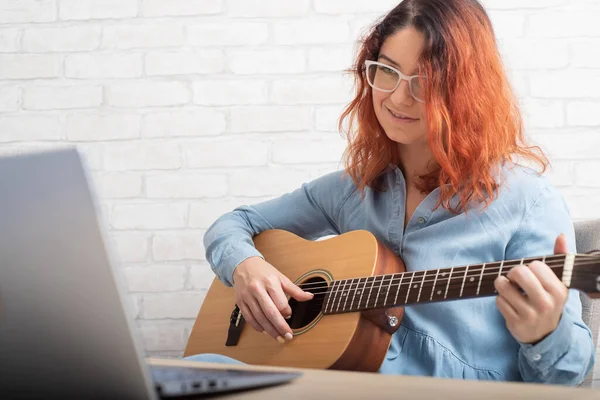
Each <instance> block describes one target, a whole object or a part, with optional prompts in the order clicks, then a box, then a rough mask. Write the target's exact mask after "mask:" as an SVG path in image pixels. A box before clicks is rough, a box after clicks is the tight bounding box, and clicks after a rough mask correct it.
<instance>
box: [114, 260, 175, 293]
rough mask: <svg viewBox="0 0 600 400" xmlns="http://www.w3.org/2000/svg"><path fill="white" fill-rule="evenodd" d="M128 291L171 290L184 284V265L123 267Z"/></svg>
mask: <svg viewBox="0 0 600 400" xmlns="http://www.w3.org/2000/svg"><path fill="white" fill-rule="evenodd" d="M123 272H124V274H125V278H126V280H127V286H128V288H129V291H130V292H172V291H177V290H182V289H183V287H184V284H185V276H186V267H185V266H184V265H148V266H136V267H128V268H123Z"/></svg>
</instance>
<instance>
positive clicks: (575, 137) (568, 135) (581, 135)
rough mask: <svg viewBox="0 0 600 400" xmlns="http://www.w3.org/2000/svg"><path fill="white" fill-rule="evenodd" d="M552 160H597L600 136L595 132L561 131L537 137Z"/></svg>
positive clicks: (537, 140)
mask: <svg viewBox="0 0 600 400" xmlns="http://www.w3.org/2000/svg"><path fill="white" fill-rule="evenodd" d="M535 140H536V142H537V143H539V144H540V145H541V147H542V148H543V149H545V150H546V151H547V152H548V155H549V156H550V159H551V160H573V159H587V158H595V157H597V155H598V151H597V149H598V148H600V135H599V134H598V132H595V131H581V130H572V131H570V130H564V129H563V130H561V131H560V132H556V133H543V134H538V135H536V136H535Z"/></svg>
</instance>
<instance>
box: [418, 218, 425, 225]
mask: <svg viewBox="0 0 600 400" xmlns="http://www.w3.org/2000/svg"><path fill="white" fill-rule="evenodd" d="M417 222H418V223H420V224H422V223H424V222H425V218H423V217H419V219H417Z"/></svg>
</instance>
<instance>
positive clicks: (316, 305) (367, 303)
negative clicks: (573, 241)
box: [308, 273, 597, 314]
mask: <svg viewBox="0 0 600 400" xmlns="http://www.w3.org/2000/svg"><path fill="white" fill-rule="evenodd" d="M587 275H590V276H593V277H596V276H597V274H593V273H588V274H587ZM393 286H397V285H393ZM445 286H446V285H443V287H445ZM476 286H477V285H475V284H474V282H470V284H468V285H465V286H464V288H463V289H467V290H463V293H466V294H467V295H469V297H463V296H459V297H452V298H450V299H446V298H444V299H440V298H439V295H438V297H435V295H434V296H433V297H432V296H431V291H427V289H429V288H431V289H432V291H433V287H434V286H433V285H423V287H422V289H426V290H425V292H422V293H426V294H429V297H427V295H426V296H423V299H424V300H423V301H421V300H419V301H416V300H414V301H407V302H404V301H402V302H399V303H398V304H394V305H386V304H385V300H387V299H388V298H391V296H390V295H389V293H386V294H381V293H380V294H379V296H375V301H373V304H372V305H370V304H371V299H368V297H367V299H368V300H367V301H365V303H364V305H363V302H362V300H360V299H359V303H357V304H356V306H353V302H352V301H351V303H350V307H344V306H342V310H341V312H347V311H360V310H361V309H376V308H390V307H398V306H402V305H409V304H425V303H431V302H439V301H444V300H459V299H463V298H464V299H467V298H477V297H490V296H496V295H497V293H496V292H495V291H494V292H486V293H483V294H480V295H472V294H469V293H468V290H469V289H474V288H476ZM461 287H462V284H459V283H453V284H451V285H450V286H449V288H448V292H451V291H452V292H455V291H457V290H459V289H460V288H461ZM365 290H368V289H365ZM443 291H444V293H445V289H444V290H443ZM401 293H402V294H403V295H404V297H405V298H406V294H407V293H406V292H401ZM356 296H357V294H356V293H355V294H354V295H352V296H346V297H347V298H348V299H350V298H356ZM411 297H414V296H413V295H412V294H410V295H409V300H410V298H411ZM341 299H342V298H341V297H339V298H334V300H333V302H334V304H335V302H340V301H341ZM430 299H431V300H430ZM381 300H383V301H382V305H381V306H377V304H378V303H379V302H380V301H381ZM324 302H325V296H323V297H322V298H319V299H316V301H314V302H310V303H308V308H309V309H311V310H316V309H318V310H321V309H322V306H323V303H324ZM333 307H335V306H332V308H333ZM337 308H339V305H338V306H337V307H336V312H333V314H335V313H338V311H337ZM331 313H332V312H330V314H331Z"/></svg>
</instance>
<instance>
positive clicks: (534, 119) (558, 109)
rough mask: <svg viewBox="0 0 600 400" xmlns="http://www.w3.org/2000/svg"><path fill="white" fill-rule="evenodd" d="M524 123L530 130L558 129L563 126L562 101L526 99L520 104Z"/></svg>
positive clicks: (563, 112)
mask: <svg viewBox="0 0 600 400" xmlns="http://www.w3.org/2000/svg"><path fill="white" fill-rule="evenodd" d="M521 111H522V114H523V118H524V120H525V123H526V124H527V125H528V126H529V127H532V128H560V127H562V126H564V125H565V111H564V105H563V102H562V101H557V100H537V99H527V100H526V101H524V102H522V109H521Z"/></svg>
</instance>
